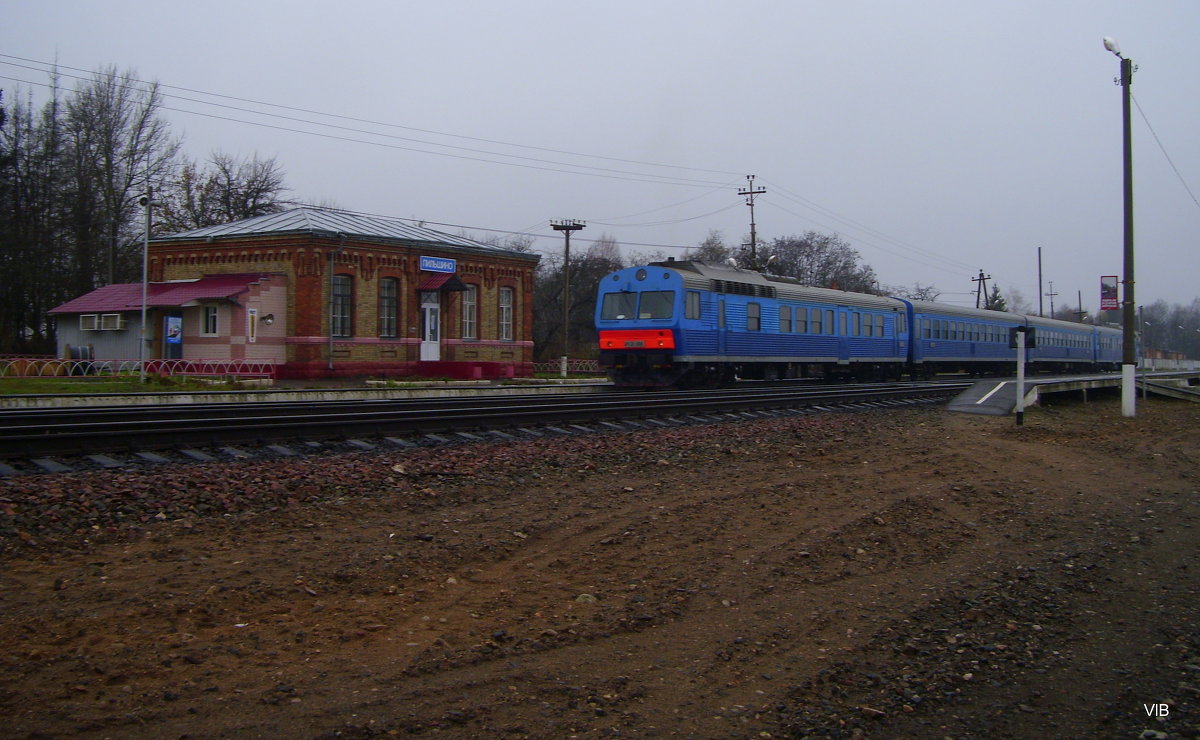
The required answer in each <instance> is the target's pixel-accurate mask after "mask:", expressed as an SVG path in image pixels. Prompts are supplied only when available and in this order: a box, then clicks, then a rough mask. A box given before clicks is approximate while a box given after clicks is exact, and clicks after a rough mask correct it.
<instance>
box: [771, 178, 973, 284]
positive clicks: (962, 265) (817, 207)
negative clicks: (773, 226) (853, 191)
mask: <svg viewBox="0 0 1200 740" xmlns="http://www.w3.org/2000/svg"><path fill="white" fill-rule="evenodd" d="M769 184H770V185H772V186H773V187H775V188H776V189H777V190H779V191H780V192H782V193H783V196H784V198H785V199H787V200H790V201H792V202H794V203H796V204H798V205H801V206H804V207H805V208H808V209H810V210H812V211H815V212H817V213H819V214H821V215H823V216H825V217H827V218H832V219H834V220H835V221H838V222H839V223H842V224H845V225H847V226H850V227H852V228H856V229H860V230H862V231H864V232H866V233H868V234H870V235H873V236H874V237H875V238H876V239H882V240H883V241H886V242H890V243H892V244H895V245H896V246H898V247H900V248H902V249H907V250H910V251H913V252H915V253H917V254H921V255H924V256H925V257H927V258H929V259H934V260H937V261H939V262H945V263H947V264H951V265H956V266H957V267H958V268H959V269H963V270H974V269H975V268H974V267H971V266H970V265H969V264H968V263H966V262H959V261H957V260H955V259H952V258H949V257H946V256H944V255H941V254H938V253H937V252H933V251H931V250H928V249H924V248H922V247H918V246H916V245H914V244H909V243H908V242H905V241H902V240H900V239H897V238H896V237H894V236H891V235H889V234H887V233H884V232H882V231H879V230H878V229H875V228H872V227H871V226H867V225H866V224H863V223H860V222H858V221H856V220H854V219H852V218H850V217H849V216H845V215H843V214H840V213H838V212H837V211H834V210H833V209H830V208H827V207H825V206H823V205H821V204H820V203H816V202H814V201H811V200H809V199H808V198H805V197H803V196H801V195H798V194H796V193H793V192H792V191H790V190H788V189H787V188H785V187H783V186H781V185H779V184H777V183H769ZM776 207H778V206H776ZM792 215H798V214H792ZM801 218H803V216H801ZM825 228H829V227H828V226H826V227H825ZM835 231H836V229H835ZM922 264H928V263H922Z"/></svg>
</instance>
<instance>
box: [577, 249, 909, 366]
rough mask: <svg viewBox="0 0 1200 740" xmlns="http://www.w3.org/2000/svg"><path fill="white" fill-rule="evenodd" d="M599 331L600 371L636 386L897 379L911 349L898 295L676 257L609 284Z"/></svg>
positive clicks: (615, 276) (603, 289)
mask: <svg viewBox="0 0 1200 740" xmlns="http://www.w3.org/2000/svg"><path fill="white" fill-rule="evenodd" d="M596 328H597V330H598V332H599V337H600V365H601V367H602V368H604V369H605V370H606V372H608V374H609V375H610V376H612V377H613V378H614V380H616V381H617V382H618V383H622V384H628V385H672V384H675V383H689V384H691V383H706V382H723V381H729V380H732V379H734V378H765V379H772V378H782V377H803V376H808V375H811V374H814V373H820V374H822V375H847V376H850V375H852V376H855V377H891V376H895V377H898V376H899V373H900V372H901V371H902V369H903V367H904V364H905V362H906V360H907V356H908V346H909V332H908V313H907V310H906V307H905V305H904V303H902V302H901V301H898V300H896V299H894V298H885V297H881V296H874V295H867V294H862V293H850V292H846V291H840V290H827V289H824V288H810V287H806V286H803V285H800V284H799V282H798V281H796V280H793V279H790V278H781V277H776V276H771V275H762V274H759V273H756V272H750V271H747V270H739V269H736V268H730V267H723V266H714V265H708V264H705V263H702V262H687V261H680V262H676V261H673V260H672V261H668V262H660V263H654V264H650V265H645V266H640V267H631V268H627V269H624V270H619V271H617V272H615V273H612V274H611V275H608V276H606V277H605V278H603V279H602V280H601V281H600V287H599V294H598V296H597V301H596Z"/></svg>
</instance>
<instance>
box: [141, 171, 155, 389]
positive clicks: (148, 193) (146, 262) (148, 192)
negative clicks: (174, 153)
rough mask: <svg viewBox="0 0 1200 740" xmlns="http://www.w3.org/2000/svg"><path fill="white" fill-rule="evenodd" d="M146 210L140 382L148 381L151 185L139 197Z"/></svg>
mask: <svg viewBox="0 0 1200 740" xmlns="http://www.w3.org/2000/svg"><path fill="white" fill-rule="evenodd" d="M138 200H139V201H140V202H141V204H142V208H143V210H144V211H145V216H146V224H145V230H144V232H143V233H142V323H141V324H140V326H139V327H138V382H139V383H145V382H146V355H147V354H149V353H148V352H147V351H146V293H147V292H148V285H147V277H148V273H149V263H150V207H151V206H152V205H154V199H153V193H152V192H151V189H150V187H149V186H147V187H146V194H145V195H143V196H142V197H141V198H139V199H138Z"/></svg>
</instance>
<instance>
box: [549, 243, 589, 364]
mask: <svg viewBox="0 0 1200 740" xmlns="http://www.w3.org/2000/svg"><path fill="white" fill-rule="evenodd" d="M586 225H587V224H585V223H584V222H582V221H574V220H563V221H551V222H550V226H552V227H553V228H554V230H555V231H561V232H562V233H563V237H565V239H566V243H565V245H564V247H563V321H562V332H563V353H562V377H564V378H565V377H567V355H568V351H567V349H568V346H569V344H568V332H567V329H568V328H569V327H570V326H571V232H572V231H579V230H580V229H582V228H583V227H584V226H586Z"/></svg>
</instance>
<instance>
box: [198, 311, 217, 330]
mask: <svg viewBox="0 0 1200 740" xmlns="http://www.w3.org/2000/svg"><path fill="white" fill-rule="evenodd" d="M200 317H201V319H203V320H202V321H201V322H200V336H202V337H215V336H217V327H218V324H217V307H216V306H201V307H200Z"/></svg>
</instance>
